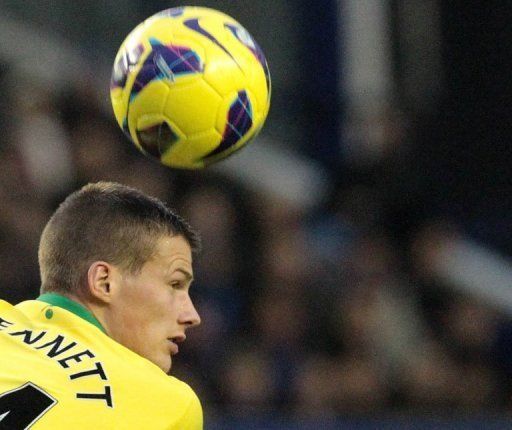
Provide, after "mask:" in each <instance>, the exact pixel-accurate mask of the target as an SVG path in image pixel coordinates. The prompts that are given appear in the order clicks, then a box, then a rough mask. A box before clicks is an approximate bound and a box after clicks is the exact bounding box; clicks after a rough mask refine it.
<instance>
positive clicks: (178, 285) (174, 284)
mask: <svg viewBox="0 0 512 430" xmlns="http://www.w3.org/2000/svg"><path fill="white" fill-rule="evenodd" d="M169 285H170V286H171V288H172V289H174V290H182V289H183V288H185V283H184V282H182V281H171V282H170V283H169Z"/></svg>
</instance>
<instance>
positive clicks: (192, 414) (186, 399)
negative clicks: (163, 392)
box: [167, 376, 203, 430]
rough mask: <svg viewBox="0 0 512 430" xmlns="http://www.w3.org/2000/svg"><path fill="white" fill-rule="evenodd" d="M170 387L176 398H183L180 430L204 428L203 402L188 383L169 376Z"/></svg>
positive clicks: (179, 421) (179, 422) (179, 423)
mask: <svg viewBox="0 0 512 430" xmlns="http://www.w3.org/2000/svg"><path fill="white" fill-rule="evenodd" d="M167 378H168V383H169V386H170V387H172V389H173V390H174V394H175V396H178V395H179V396H182V397H181V398H182V401H183V406H182V408H181V416H180V417H179V419H178V421H177V422H178V426H177V427H176V428H180V429H191V430H196V429H197V430H199V429H202V428H203V409H202V406H201V401H200V400H199V397H198V396H197V394H196V393H195V391H194V390H193V389H192V387H190V385H188V384H187V383H185V382H183V381H181V380H179V379H177V378H175V377H173V376H168V377H167Z"/></svg>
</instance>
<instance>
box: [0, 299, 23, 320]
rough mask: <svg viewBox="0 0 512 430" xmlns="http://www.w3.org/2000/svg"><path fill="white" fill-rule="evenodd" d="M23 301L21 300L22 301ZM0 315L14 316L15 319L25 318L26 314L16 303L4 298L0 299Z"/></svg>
mask: <svg viewBox="0 0 512 430" xmlns="http://www.w3.org/2000/svg"><path fill="white" fill-rule="evenodd" d="M22 303H23V302H22ZM0 317H2V318H7V317H9V318H14V319H15V320H22V319H27V316H26V315H25V313H24V312H23V310H22V309H21V308H19V307H18V305H16V306H15V305H12V304H10V303H9V302H7V301H5V300H1V299H0Z"/></svg>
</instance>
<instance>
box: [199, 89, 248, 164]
mask: <svg viewBox="0 0 512 430" xmlns="http://www.w3.org/2000/svg"><path fill="white" fill-rule="evenodd" d="M251 126H252V106H251V102H250V101H249V97H247V92H246V91H245V90H242V91H239V92H238V96H237V98H236V100H235V101H234V102H233V103H232V104H231V106H230V108H229V113H228V122H227V124H226V128H225V129H224V135H223V138H222V141H221V142H220V144H219V146H217V148H215V149H214V150H213V151H211V152H210V153H209V154H208V155H206V156H205V157H204V158H205V159H206V158H209V157H213V156H214V155H217V154H220V153H222V152H224V151H226V150H227V149H229V148H231V147H232V146H234V145H236V144H237V143H238V141H239V140H240V139H241V138H242V137H244V136H245V135H246V133H247V132H248V131H249V130H250V128H251Z"/></svg>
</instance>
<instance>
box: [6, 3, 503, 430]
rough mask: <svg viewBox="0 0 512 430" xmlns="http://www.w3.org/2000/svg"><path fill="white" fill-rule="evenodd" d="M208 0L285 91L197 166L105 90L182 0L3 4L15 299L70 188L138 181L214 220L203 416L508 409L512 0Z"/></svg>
mask: <svg viewBox="0 0 512 430" xmlns="http://www.w3.org/2000/svg"><path fill="white" fill-rule="evenodd" d="M196 4H197V5H201V6H209V7H213V8H217V9H220V10H223V11H225V12H226V13H228V14H230V15H232V16H233V17H235V18H236V19H237V20H239V21H240V22H241V23H242V24H243V25H244V26H246V27H247V29H248V30H249V31H250V32H251V34H252V35H253V36H254V37H255V38H256V40H257V41H258V42H259V44H260V45H261V46H262V48H263V50H264V52H265V53H266V55H267V59H268V61H269V65H270V70H271V75H272V78H273V98H272V106H271V111H270V115H269V118H268V120H267V125H266V127H265V128H264V130H263V132H262V133H261V135H260V137H259V138H258V139H257V140H256V142H255V143H254V144H253V145H251V146H249V147H248V148H247V149H245V150H244V151H242V152H241V153H240V154H239V155H237V156H234V157H232V158H231V159H229V160H227V161H226V162H224V163H221V164H220V165H218V166H216V167H215V168H212V169H208V170H207V171H201V172H180V171H171V170H168V169H165V168H163V167H161V166H158V165H157V164H155V163H153V162H150V161H148V160H146V159H144V158H143V157H142V156H141V155H140V154H139V153H138V152H136V151H135V149H133V148H132V147H131V146H130V145H129V144H128V143H127V141H126V140H125V138H124V136H123V135H122V133H121V132H120V131H119V130H118V129H117V125H116V124H115V121H114V118H113V115H112V114H111V112H110V106H109V99H108V82H109V74H110V67H111V63H112V61H113V58H114V56H115V52H116V50H117V48H118V46H119V44H120V42H121V41H122V39H123V38H124V36H125V35H126V34H127V33H128V31H129V30H130V29H131V28H133V27H134V26H135V25H136V24H137V23H138V22H139V21H141V20H142V19H144V18H145V17H147V16H149V15H151V14H153V13H155V12H157V11H159V10H161V9H165V8H168V7H173V6H177V5H179V4H178V3H173V2H166V1H165V2H164V1H157V0H151V1H149V0H146V1H144V2H142V1H136V0H117V1H113V0H112V1H108V2H100V1H86V0H75V1H73V2H69V1H64V0H53V1H35V0H32V1H30V0H26V1H18V0H12V1H9V0H0V38H1V40H2V42H1V43H0V83H1V89H2V90H1V93H0V94H1V103H0V130H1V135H2V139H1V141H0V198H1V204H0V279H1V285H2V286H1V287H0V291H1V294H0V295H1V297H2V298H4V299H7V300H9V301H11V302H16V301H19V300H22V299H27V298H33V297H35V296H36V294H37V291H38V285H39V274H38V269H37V259H36V257H37V255H36V254H37V242H38V238H39V234H40V232H41V229H42V227H43V226H44V223H45V222H46V220H47V219H48V217H49V215H50V213H51V212H52V210H53V209H54V208H55V205H56V204H57V203H58V202H59V201H60V200H61V199H62V198H63V196H65V195H66V194H67V193H68V192H70V191H71V190H73V189H75V188H76V187H78V186H80V185H82V184H84V183H86V182H89V181H95V180H100V179H105V180H116V181H120V182H123V183H125V184H129V185H133V186H137V187H139V188H141V189H143V190H145V191H147V192H148V193H150V194H153V195H157V196H158V197H160V198H162V199H164V200H166V201H168V202H169V203H170V204H171V205H172V206H174V207H176V208H178V209H179V210H181V211H182V212H183V213H184V214H186V216H187V217H188V218H189V220H190V221H191V222H192V224H193V225H194V226H195V227H196V228H198V229H199V230H200V231H201V232H202V235H203V239H204V243H205V250H204V253H203V255H202V256H201V257H200V258H199V260H198V261H197V264H196V277H197V281H196V284H195V288H194V293H193V294H194V296H195V300H196V301H197V303H198V310H199V312H200V313H201V315H202V317H203V321H204V324H203V325H202V326H201V328H199V329H197V331H196V333H194V334H191V336H189V340H188V341H187V345H186V346H185V347H184V348H182V350H183V351H182V352H181V353H180V359H179V360H177V363H178V364H177V365H176V374H177V375H178V376H180V377H182V378H184V379H185V380H186V381H188V382H189V383H190V384H191V385H192V386H193V387H194V388H195V389H196V390H197V392H198V394H199V395H200V397H201V399H202V401H203V404H204V407H205V414H206V423H207V426H206V428H207V429H216V428H244V429H249V428H276V429H277V428H280V429H286V428H294V429H302V428H304V429H305V428H339V427H341V426H345V428H361V429H364V428H402V427H403V428H442V427H445V426H450V428H465V429H467V428H484V427H485V428H504V427H506V426H510V425H511V423H512V421H509V418H508V417H509V416H510V413H511V412H512V401H511V394H512V393H511V391H512V390H511V388H512V387H511V376H512V347H511V345H512V344H511V342H512V324H511V323H512V321H511V318H510V316H511V315H512V294H511V291H510V287H511V284H512V274H511V273H512V268H511V257H512V218H511V217H510V215H509V214H510V213H511V211H512V198H511V191H512V177H511V176H512V174H511V169H510V166H511V165H512V164H511V161H512V160H511V157H510V154H511V149H510V148H511V146H510V138H511V137H512V130H511V127H510V122H511V119H512V109H511V108H510V101H511V100H512V85H511V84H512V80H511V78H510V69H511V66H512V55H511V54H512V51H511V50H512V45H511V44H510V40H511V39H512V37H511V36H512V34H511V33H512V30H511V29H512V27H511V26H510V20H511V19H512V4H510V3H509V2H497V1H486V2H483V1H481V2H478V1H477V2H463V1H450V2H441V1H434V0H424V1H422V0H411V1H408V0H381V1H378V0H373V1H372V0H337V1H336V0H322V1H317V2H307V1H305V0H302V1H299V0H297V1H293V2H292V1H285V0H257V1H251V2H249V1H245V0H243V1H237V2H231V1H228V0H225V1H213V0H211V1H198V2H196ZM148 389H150V387H148Z"/></svg>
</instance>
